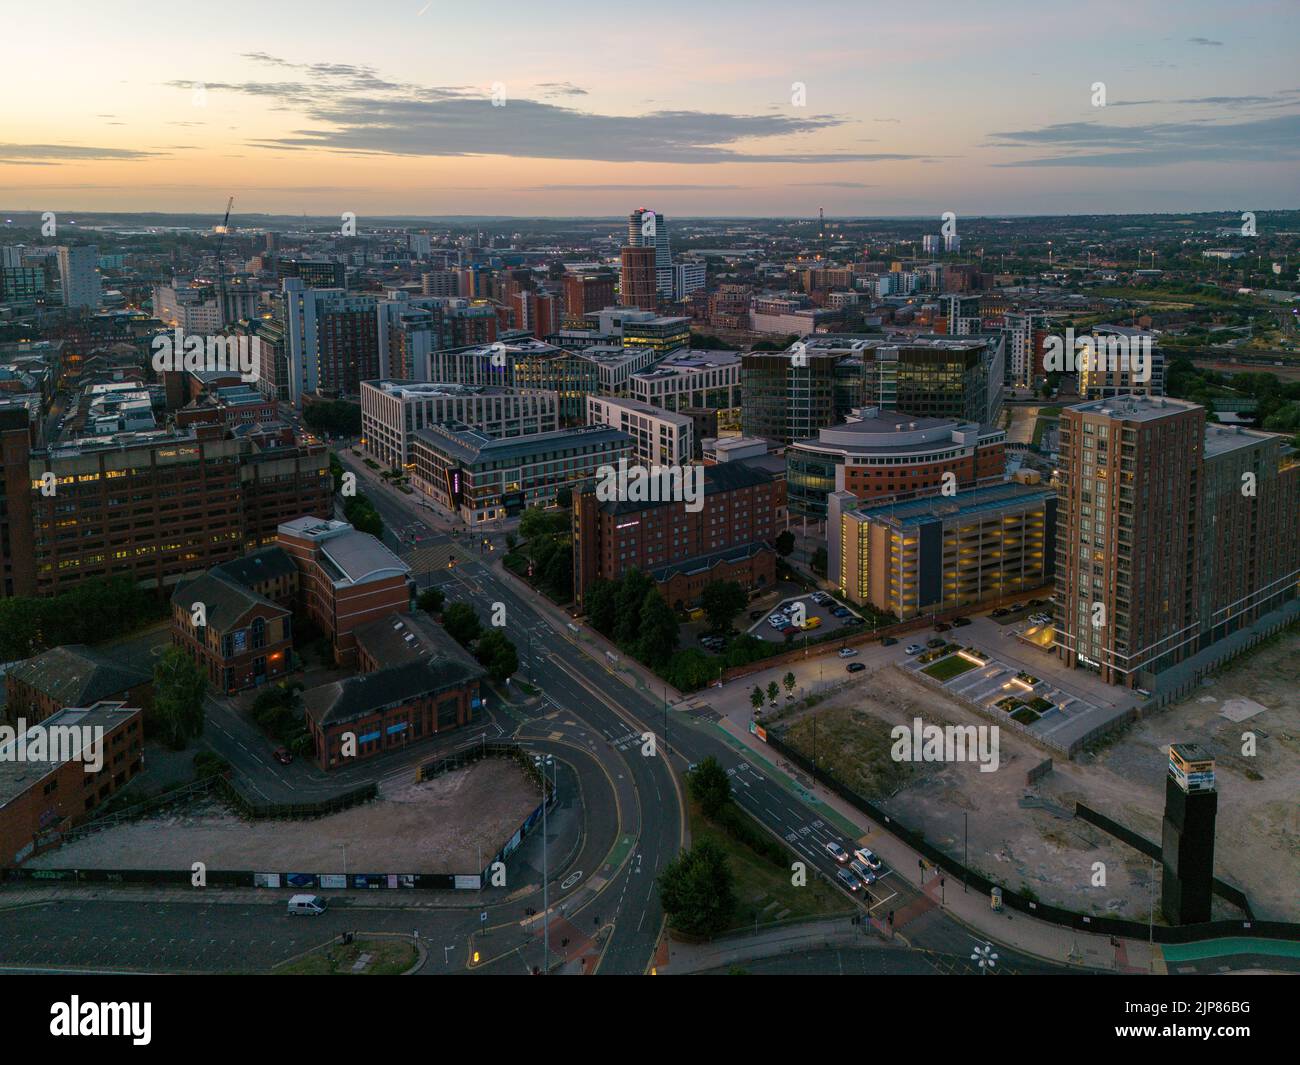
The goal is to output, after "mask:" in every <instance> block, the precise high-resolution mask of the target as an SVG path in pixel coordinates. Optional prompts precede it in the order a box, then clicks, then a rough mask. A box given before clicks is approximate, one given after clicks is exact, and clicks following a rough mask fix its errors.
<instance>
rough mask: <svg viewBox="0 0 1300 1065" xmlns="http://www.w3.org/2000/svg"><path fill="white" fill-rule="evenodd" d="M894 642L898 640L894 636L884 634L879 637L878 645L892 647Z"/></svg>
mask: <svg viewBox="0 0 1300 1065" xmlns="http://www.w3.org/2000/svg"><path fill="white" fill-rule="evenodd" d="M896 643H898V640H897V639H896V638H894V637H893V636H885V637H883V638H882V639H881V641H880V646H881V647H893V646H894V644H896Z"/></svg>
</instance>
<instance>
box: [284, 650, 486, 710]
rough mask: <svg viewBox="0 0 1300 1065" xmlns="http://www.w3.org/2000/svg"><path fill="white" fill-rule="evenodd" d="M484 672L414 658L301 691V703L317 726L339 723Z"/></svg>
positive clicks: (447, 688) (448, 688)
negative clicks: (400, 663) (372, 671)
mask: <svg viewBox="0 0 1300 1065" xmlns="http://www.w3.org/2000/svg"><path fill="white" fill-rule="evenodd" d="M486 675H487V674H486V670H484V669H483V668H482V667H481V666H479V665H477V664H475V665H473V666H471V665H469V664H468V663H466V662H463V661H461V660H459V659H449V658H418V659H415V660H414V661H411V662H406V663H403V664H402V665H398V666H389V667H388V668H387V669H380V670H377V671H376V672H374V673H363V674H361V675H360V676H356V677H348V678H346V679H345V680H338V681H334V682H333V683H332V684H322V685H321V686H320V687H318V688H312V689H311V690H309V691H305V692H303V694H302V705H303V709H304V710H305V711H306V712H307V714H308V716H310V717H311V719H312V720H313V721H314V722H316V723H317V724H318V725H322V726H328V725H339V724H344V723H346V722H348V721H355V720H357V719H358V718H362V717H367V716H368V715H370V714H373V713H376V712H377V711H379V710H383V709H385V708H386V707H390V706H401V705H402V704H403V703H409V702H412V701H413V700H415V699H418V698H420V697H422V696H427V695H436V694H438V693H440V692H447V691H454V690H457V689H459V688H463V687H464V686H465V685H466V684H468V683H469V682H470V681H473V680H477V679H479V678H481V677H484V676H486Z"/></svg>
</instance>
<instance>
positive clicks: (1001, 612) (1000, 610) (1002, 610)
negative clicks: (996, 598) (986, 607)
mask: <svg viewBox="0 0 1300 1065" xmlns="http://www.w3.org/2000/svg"><path fill="white" fill-rule="evenodd" d="M1010 613H1011V611H1010V610H1008V609H1007V608H1006V607H1004V606H1000V607H997V608H996V609H994V611H993V613H992V614H990V615H989V616H990V617H994V618H1001V617H1006V615H1008V614H1010Z"/></svg>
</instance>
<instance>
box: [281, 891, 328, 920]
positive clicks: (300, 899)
mask: <svg viewBox="0 0 1300 1065" xmlns="http://www.w3.org/2000/svg"><path fill="white" fill-rule="evenodd" d="M324 912H325V900H324V899H323V898H321V897H320V896H319V895H295V896H294V897H293V898H291V899H290V900H289V913H290V915H293V914H295V913H300V914H307V915H308V916H310V917H315V916H317V915H318V914H322V913H324Z"/></svg>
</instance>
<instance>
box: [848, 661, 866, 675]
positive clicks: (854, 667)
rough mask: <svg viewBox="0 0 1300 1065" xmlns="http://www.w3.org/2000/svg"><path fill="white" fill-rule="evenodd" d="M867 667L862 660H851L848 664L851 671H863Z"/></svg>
mask: <svg viewBox="0 0 1300 1065" xmlns="http://www.w3.org/2000/svg"><path fill="white" fill-rule="evenodd" d="M866 668H867V667H866V666H864V665H863V664H862V663H861V662H850V663H849V666H848V669H849V672H850V673H861V672H862V671H863V670H864V669H866Z"/></svg>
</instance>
